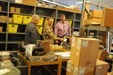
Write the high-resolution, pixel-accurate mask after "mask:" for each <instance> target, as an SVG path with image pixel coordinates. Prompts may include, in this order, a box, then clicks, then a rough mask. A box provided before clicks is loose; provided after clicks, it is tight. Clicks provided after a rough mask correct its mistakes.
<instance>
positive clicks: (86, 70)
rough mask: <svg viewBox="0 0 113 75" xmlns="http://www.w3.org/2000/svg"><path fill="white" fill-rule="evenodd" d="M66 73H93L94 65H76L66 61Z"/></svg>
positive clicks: (87, 74) (90, 74)
mask: <svg viewBox="0 0 113 75" xmlns="http://www.w3.org/2000/svg"><path fill="white" fill-rule="evenodd" d="M66 75H94V67H77V66H75V65H73V64H72V63H71V62H70V61H68V62H67V70H66Z"/></svg>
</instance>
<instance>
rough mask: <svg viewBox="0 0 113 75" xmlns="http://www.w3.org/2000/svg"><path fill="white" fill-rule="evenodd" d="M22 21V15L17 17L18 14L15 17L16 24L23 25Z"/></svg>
mask: <svg viewBox="0 0 113 75" xmlns="http://www.w3.org/2000/svg"><path fill="white" fill-rule="evenodd" d="M22 19H23V16H22V15H16V14H14V15H13V22H14V23H18V24H22Z"/></svg>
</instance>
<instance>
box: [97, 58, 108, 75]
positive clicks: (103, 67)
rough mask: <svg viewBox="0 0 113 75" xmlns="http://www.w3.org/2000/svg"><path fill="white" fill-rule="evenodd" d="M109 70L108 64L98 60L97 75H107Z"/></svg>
mask: <svg viewBox="0 0 113 75" xmlns="http://www.w3.org/2000/svg"><path fill="white" fill-rule="evenodd" d="M108 69H109V64H108V63H106V62H104V61H101V60H97V63H96V67H95V75H106V74H107V71H108Z"/></svg>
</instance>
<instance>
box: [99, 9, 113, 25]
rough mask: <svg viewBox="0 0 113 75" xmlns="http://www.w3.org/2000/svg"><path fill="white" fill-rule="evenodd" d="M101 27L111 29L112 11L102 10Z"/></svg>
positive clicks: (112, 21)
mask: <svg viewBox="0 0 113 75" xmlns="http://www.w3.org/2000/svg"><path fill="white" fill-rule="evenodd" d="M101 26H105V27H113V9H110V8H104V9H103V15H102V24H101Z"/></svg>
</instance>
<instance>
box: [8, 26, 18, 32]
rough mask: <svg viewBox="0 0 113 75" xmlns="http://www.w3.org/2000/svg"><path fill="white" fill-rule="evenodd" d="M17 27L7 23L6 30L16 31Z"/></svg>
mask: <svg viewBox="0 0 113 75" xmlns="http://www.w3.org/2000/svg"><path fill="white" fill-rule="evenodd" d="M17 29H18V25H14V24H8V32H10V33H16V32H17Z"/></svg>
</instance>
